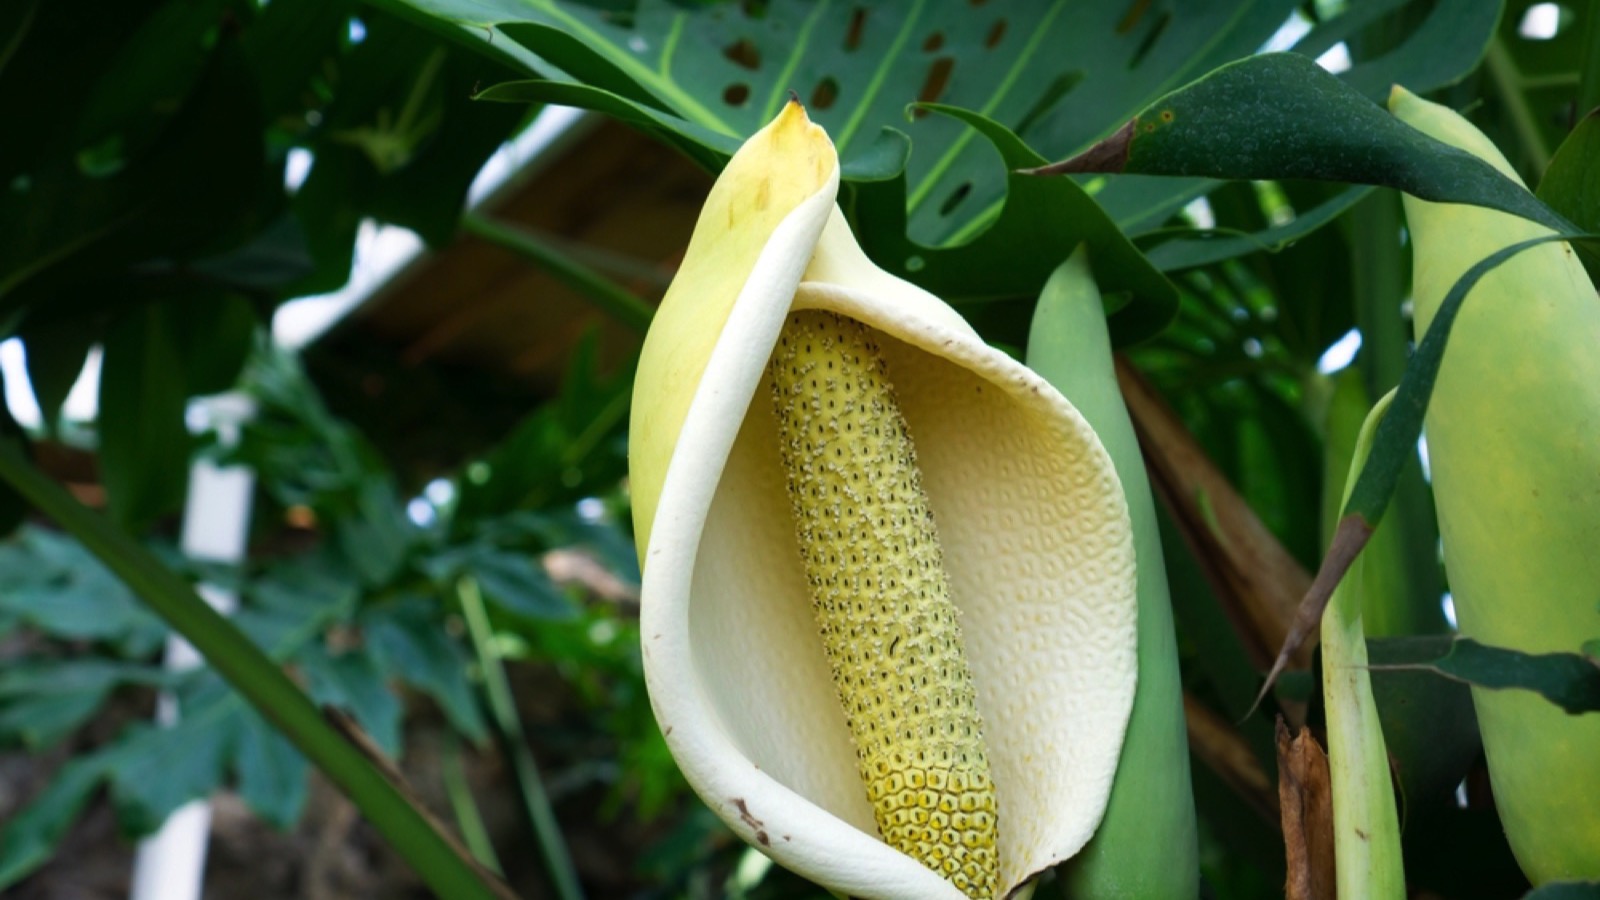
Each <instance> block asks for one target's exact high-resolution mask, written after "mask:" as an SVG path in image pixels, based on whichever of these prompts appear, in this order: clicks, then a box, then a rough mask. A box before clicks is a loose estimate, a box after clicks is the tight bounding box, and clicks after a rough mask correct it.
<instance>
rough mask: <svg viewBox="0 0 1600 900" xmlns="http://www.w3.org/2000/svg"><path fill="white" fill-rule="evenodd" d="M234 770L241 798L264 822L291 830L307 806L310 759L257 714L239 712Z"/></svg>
mask: <svg viewBox="0 0 1600 900" xmlns="http://www.w3.org/2000/svg"><path fill="white" fill-rule="evenodd" d="M238 727H239V735H238V745H237V746H236V747H235V748H234V760H233V769H234V772H235V773H236V774H237V776H238V779H239V796H240V797H242V798H244V802H246V803H248V804H250V808H251V809H253V810H255V811H256V813H257V814H259V815H260V816H261V817H262V818H263V819H266V820H267V821H268V822H271V823H272V824H274V825H276V826H278V827H279V828H285V829H287V828H291V827H293V826H294V823H295V822H296V821H297V820H298V819H299V818H300V812H301V810H303V809H304V808H305V802H306V774H307V770H308V766H307V765H306V758H305V757H304V756H301V755H300V751H298V750H296V749H295V748H294V745H293V744H291V743H289V741H288V740H287V739H285V738H284V736H283V735H281V734H279V733H278V732H277V730H275V729H274V728H272V727H271V726H270V725H268V724H267V723H266V721H264V720H263V719H262V718H261V716H260V715H258V714H257V713H256V712H255V711H253V710H250V709H248V708H245V707H244V706H243V705H242V704H241V705H240V710H239V725H238Z"/></svg>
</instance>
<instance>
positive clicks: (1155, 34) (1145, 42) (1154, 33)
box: [1128, 12, 1172, 69]
mask: <svg viewBox="0 0 1600 900" xmlns="http://www.w3.org/2000/svg"><path fill="white" fill-rule="evenodd" d="M1171 22H1172V13H1170V12H1162V13H1161V17H1160V18H1158V19H1156V21H1155V24H1154V25H1152V26H1151V27H1150V31H1149V32H1148V33H1146V34H1145V36H1144V38H1143V39H1142V40H1140V41H1139V47H1138V49H1136V50H1134V51H1133V56H1132V58H1130V59H1129V60H1128V68H1129V69H1137V68H1139V64H1140V63H1142V62H1144V59H1145V57H1147V56H1149V55H1150V50H1151V48H1152V47H1154V46H1155V45H1156V41H1157V40H1158V39H1160V37H1161V35H1162V34H1163V33H1165V32H1166V30H1167V25H1168V24H1169V23H1171Z"/></svg>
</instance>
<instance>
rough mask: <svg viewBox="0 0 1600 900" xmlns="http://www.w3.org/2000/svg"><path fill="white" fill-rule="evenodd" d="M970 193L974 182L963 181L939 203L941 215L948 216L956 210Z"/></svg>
mask: <svg viewBox="0 0 1600 900" xmlns="http://www.w3.org/2000/svg"><path fill="white" fill-rule="evenodd" d="M970 193H972V182H970V181H967V182H963V183H962V185H961V186H960V187H958V188H956V189H955V190H953V191H951V192H950V196H948V197H946V198H945V200H944V202H943V203H941V204H939V215H941V216H948V215H950V214H951V213H953V212H955V210H956V207H958V206H960V205H961V201H963V200H965V199H967V195H968V194H970Z"/></svg>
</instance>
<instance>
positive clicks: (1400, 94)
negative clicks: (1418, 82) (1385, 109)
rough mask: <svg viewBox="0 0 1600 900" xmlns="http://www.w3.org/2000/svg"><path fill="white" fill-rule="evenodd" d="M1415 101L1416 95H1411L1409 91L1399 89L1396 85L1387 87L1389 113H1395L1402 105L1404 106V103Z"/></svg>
mask: <svg viewBox="0 0 1600 900" xmlns="http://www.w3.org/2000/svg"><path fill="white" fill-rule="evenodd" d="M1415 99H1417V95H1416V94H1413V93H1411V92H1410V91H1408V90H1406V89H1405V88H1403V87H1401V86H1400V85H1398V84H1391V85H1389V111H1390V112H1394V111H1396V110H1397V109H1399V108H1400V107H1401V106H1402V105H1403V104H1405V103H1407V102H1409V101H1411V100H1415Z"/></svg>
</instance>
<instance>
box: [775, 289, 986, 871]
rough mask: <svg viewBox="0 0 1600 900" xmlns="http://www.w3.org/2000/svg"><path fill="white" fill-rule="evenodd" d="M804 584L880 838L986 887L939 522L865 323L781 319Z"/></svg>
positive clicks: (784, 429) (976, 778)
mask: <svg viewBox="0 0 1600 900" xmlns="http://www.w3.org/2000/svg"><path fill="white" fill-rule="evenodd" d="M769 372H770V374H771V381H772V401H773V410H774V412H775V414H776V418H777V423H778V450H779V454H780V456H781V458H782V460H783V468H784V473H785V480H786V483H787V485H788V493H789V500H790V503H791V505H792V506H793V508H794V517H795V531H796V536H797V538H798V540H799V545H800V555H801V558H802V560H803V562H804V564H805V574H806V582H807V584H808V585H809V586H810V589H811V602H812V606H813V609H814V610H815V612H816V618H817V629H818V631H819V633H820V634H821V636H822V645H823V649H824V651H825V652H826V654H827V657H828V668H829V670H830V671H831V672H832V675H833V685H834V689H835V690H836V691H837V692H838V694H839V702H840V705H841V706H843V708H844V713H845V721H846V723H847V725H848V727H849V729H850V735H851V738H852V740H853V741H854V743H855V748H856V766H857V768H858V770H859V771H860V773H861V780H862V782H863V784H864V785H865V787H866V793H867V799H868V800H869V801H870V802H871V803H872V808H873V817H874V819H875V820H876V821H877V823H878V831H879V832H880V833H881V834H882V835H883V838H884V840H885V841H887V842H888V843H889V844H890V846H893V847H895V848H896V849H898V850H900V851H902V852H904V853H907V854H909V855H911V856H912V857H914V858H916V859H917V860H919V861H921V862H922V863H923V864H924V865H926V866H927V867H928V868H930V869H933V870H934V871H935V872H938V873H940V874H941V875H944V876H945V877H946V878H948V879H950V881H951V883H952V884H954V885H955V886H956V887H958V888H960V889H961V890H962V891H963V892H964V893H966V894H967V896H969V897H973V898H975V900H987V898H990V897H993V896H994V891H995V878H996V874H997V872H998V867H999V861H998V858H997V856H996V851H995V831H996V816H995V795H994V786H993V784H992V783H991V782H990V779H989V760H988V756H987V753H986V751H985V749H984V742H983V723H982V719H981V717H980V716H979V714H978V706H977V700H976V694H975V692H974V690H973V686H972V672H971V669H970V668H969V667H968V665H967V656H966V649H965V646H964V643H963V641H962V638H961V628H960V624H959V623H958V622H957V613H956V607H955V604H954V603H953V602H951V599H950V580H949V578H948V576H947V575H946V574H945V570H944V556H943V552H942V550H941V548H940V545H939V531H938V526H937V524H936V523H935V521H934V515H933V510H932V509H931V507H930V506H929V504H928V495H927V493H926V492H924V491H923V489H922V475H921V473H920V472H919V471H918V469H917V454H916V449H915V446H914V445H913V443H912V438H911V434H910V431H909V428H908V427H907V425H906V420H905V416H904V415H902V414H901V412H900V404H899V401H898V400H897V399H896V398H895V391H894V386H893V384H892V383H891V382H890V379H889V373H888V367H887V365H886V363H885V361H884V359H883V355H882V353H881V352H880V351H879V349H878V346H877V343H876V342H875V341H874V340H873V338H872V336H871V332H870V331H868V329H867V328H866V327H865V326H863V325H862V324H861V323H859V322H856V321H853V320H851V319H846V318H844V317H842V316H838V315H835V314H833V313H827V312H818V311H808V312H799V313H795V314H794V315H792V316H790V317H789V322H788V324H787V325H786V326H785V327H784V329H783V332H782V333H781V334H780V335H779V337H778V347H777V349H776V350H775V351H774V353H773V356H772V363H771V365H770V367H769Z"/></svg>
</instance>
